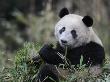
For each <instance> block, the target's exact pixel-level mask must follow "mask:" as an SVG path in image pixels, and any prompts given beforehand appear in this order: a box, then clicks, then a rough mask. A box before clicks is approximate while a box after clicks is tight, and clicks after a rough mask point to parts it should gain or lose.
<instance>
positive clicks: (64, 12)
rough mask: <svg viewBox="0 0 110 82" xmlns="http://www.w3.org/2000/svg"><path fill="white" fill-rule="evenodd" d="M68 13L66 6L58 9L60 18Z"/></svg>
mask: <svg viewBox="0 0 110 82" xmlns="http://www.w3.org/2000/svg"><path fill="white" fill-rule="evenodd" d="M68 14H69V11H68V9H67V8H63V9H61V10H60V13H59V17H60V18H62V17H64V16H65V15H68Z"/></svg>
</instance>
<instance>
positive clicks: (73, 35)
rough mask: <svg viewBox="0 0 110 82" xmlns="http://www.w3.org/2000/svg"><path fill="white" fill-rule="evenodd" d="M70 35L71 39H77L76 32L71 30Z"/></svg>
mask: <svg viewBox="0 0 110 82" xmlns="http://www.w3.org/2000/svg"><path fill="white" fill-rule="evenodd" d="M71 34H72V37H73V38H76V37H77V34H76V31H75V30H72V31H71Z"/></svg>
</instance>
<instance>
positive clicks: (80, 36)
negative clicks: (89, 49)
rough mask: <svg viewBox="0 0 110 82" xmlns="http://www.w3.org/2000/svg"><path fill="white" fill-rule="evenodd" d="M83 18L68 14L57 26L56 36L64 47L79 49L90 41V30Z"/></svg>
mask: <svg viewBox="0 0 110 82" xmlns="http://www.w3.org/2000/svg"><path fill="white" fill-rule="evenodd" d="M82 19H83V17H81V16H79V15H75V14H68V15H66V16H64V17H63V18H61V19H60V20H59V21H58V23H57V24H56V26H55V36H56V39H57V40H58V42H59V43H60V45H61V46H62V47H65V46H68V47H72V48H74V47H78V46H81V45H83V44H87V43H88V42H89V41H90V29H91V28H92V27H89V28H88V27H87V26H86V25H85V24H84V22H83V21H82Z"/></svg>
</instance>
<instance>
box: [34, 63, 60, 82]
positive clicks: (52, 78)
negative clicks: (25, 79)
mask: <svg viewBox="0 0 110 82" xmlns="http://www.w3.org/2000/svg"><path fill="white" fill-rule="evenodd" d="M34 82H59V74H58V71H57V68H56V67H55V66H54V65H51V64H47V63H46V64H43V65H41V67H40V69H39V72H38V75H37V78H36V79H35V80H34Z"/></svg>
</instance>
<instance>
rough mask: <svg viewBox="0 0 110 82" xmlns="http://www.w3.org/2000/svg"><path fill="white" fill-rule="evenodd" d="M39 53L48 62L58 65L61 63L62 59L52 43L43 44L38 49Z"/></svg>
mask: <svg viewBox="0 0 110 82" xmlns="http://www.w3.org/2000/svg"><path fill="white" fill-rule="evenodd" d="M39 55H40V56H41V58H42V59H43V60H44V61H45V62H46V63H49V64H54V65H58V64H59V63H63V59H62V58H61V57H60V56H59V55H58V52H57V50H56V49H54V48H53V47H52V45H49V44H45V45H44V46H43V47H42V48H41V49H40V51H39Z"/></svg>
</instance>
